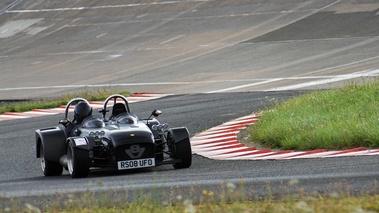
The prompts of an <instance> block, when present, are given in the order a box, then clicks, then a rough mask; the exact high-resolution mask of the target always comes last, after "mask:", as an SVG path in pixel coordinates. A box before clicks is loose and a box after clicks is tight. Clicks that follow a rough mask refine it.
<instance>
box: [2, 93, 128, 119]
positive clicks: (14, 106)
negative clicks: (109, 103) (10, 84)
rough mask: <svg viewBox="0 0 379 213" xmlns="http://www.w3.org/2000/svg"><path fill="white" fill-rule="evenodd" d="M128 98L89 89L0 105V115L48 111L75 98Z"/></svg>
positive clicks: (95, 99) (96, 99) (99, 99)
mask: <svg viewBox="0 0 379 213" xmlns="http://www.w3.org/2000/svg"><path fill="white" fill-rule="evenodd" d="M116 93H117V94H121V95H125V96H128V95H130V92H128V91H119V90H114V89H111V88H102V89H91V90H89V89H88V90H85V91H83V92H77V93H69V94H66V95H62V96H61V97H59V98H56V99H41V100H27V101H18V102H7V103H2V104H1V105H0V114H3V113H4V112H26V111H30V110H32V109H49V108H54V107H59V106H61V105H66V104H67V102H69V101H70V100H71V99H73V98H76V97H81V98H84V99H86V100H88V101H103V100H105V99H106V98H107V97H109V96H110V95H112V94H116Z"/></svg>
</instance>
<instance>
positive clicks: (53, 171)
mask: <svg viewBox="0 0 379 213" xmlns="http://www.w3.org/2000/svg"><path fill="white" fill-rule="evenodd" d="M40 158H41V168H42V171H43V174H44V175H45V176H58V175H62V172H63V166H62V165H60V164H59V163H56V162H52V161H49V160H46V159H45V153H44V148H43V144H40Z"/></svg>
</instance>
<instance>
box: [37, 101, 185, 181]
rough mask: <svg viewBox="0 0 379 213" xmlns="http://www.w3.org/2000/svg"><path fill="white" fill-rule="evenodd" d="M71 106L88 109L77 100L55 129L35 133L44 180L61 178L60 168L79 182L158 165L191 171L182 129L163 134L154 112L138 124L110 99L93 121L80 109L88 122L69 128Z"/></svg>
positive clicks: (124, 103) (164, 126)
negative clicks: (96, 175)
mask: <svg viewBox="0 0 379 213" xmlns="http://www.w3.org/2000/svg"><path fill="white" fill-rule="evenodd" d="M112 103H113V104H112ZM108 104H109V105H111V106H108ZM74 105H75V107H77V106H79V105H83V106H86V105H88V106H89V103H88V101H87V100H85V99H83V98H75V99H72V100H70V101H69V102H68V103H67V105H66V108H65V113H64V119H62V120H61V121H59V124H58V126H55V127H49V128H41V129H37V130H36V132H35V136H36V156H37V158H40V162H41V167H42V171H43V174H44V175H45V176H57V175H62V173H63V168H65V169H66V170H68V172H69V174H70V175H71V177H72V178H79V177H87V176H88V175H89V173H90V172H91V171H96V170H115V171H117V170H128V169H140V168H149V167H155V166H159V165H164V164H172V165H173V167H174V168H175V169H181V168H188V167H190V166H191V164H192V151H191V145H190V139H189V138H190V136H189V132H188V130H187V128H186V127H175V128H169V127H168V125H167V124H165V123H160V122H159V121H158V120H157V119H156V117H158V116H159V115H160V114H161V111H160V110H154V111H153V112H152V113H151V115H150V116H149V117H148V118H147V119H139V118H138V117H137V116H136V115H134V114H133V113H132V112H131V110H130V106H129V103H128V100H127V98H126V97H124V96H122V95H119V94H115V95H111V96H109V97H108V98H107V99H106V100H105V101H104V105H103V108H102V109H100V110H99V113H100V114H99V115H98V116H93V115H91V113H92V108H91V109H87V108H82V111H83V110H87V111H86V112H85V113H87V114H89V116H88V117H87V118H84V120H83V121H82V122H80V124H75V122H74V120H76V119H77V118H76V117H75V116H76V115H77V114H76V111H75V110H74V114H75V115H74V118H73V119H72V121H71V120H70V119H69V118H68V117H69V114H72V113H69V112H70V109H71V108H73V107H74ZM109 108H111V109H110V110H108V109H109ZM89 110H91V111H89ZM109 111H111V112H110V113H108V114H110V115H109V117H108V116H107V112H109ZM70 117H71V116H70Z"/></svg>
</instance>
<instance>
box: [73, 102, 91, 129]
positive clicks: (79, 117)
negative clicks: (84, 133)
mask: <svg viewBox="0 0 379 213" xmlns="http://www.w3.org/2000/svg"><path fill="white" fill-rule="evenodd" d="M90 116H92V107H91V106H90V105H89V104H88V103H86V102H85V101H80V102H79V103H78V104H77V105H76V106H75V108H74V120H73V123H75V124H76V125H79V124H81V123H82V121H83V120H84V119H86V118H87V117H90Z"/></svg>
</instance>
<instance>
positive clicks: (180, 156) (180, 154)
mask: <svg viewBox="0 0 379 213" xmlns="http://www.w3.org/2000/svg"><path fill="white" fill-rule="evenodd" d="M174 146H175V156H176V157H175V159H176V160H181V162H178V163H174V164H173V166H174V168H175V169H183V168H189V167H190V166H191V164H192V149H191V143H190V140H189V139H188V138H187V139H184V140H181V141H179V142H177V143H175V144H174Z"/></svg>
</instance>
